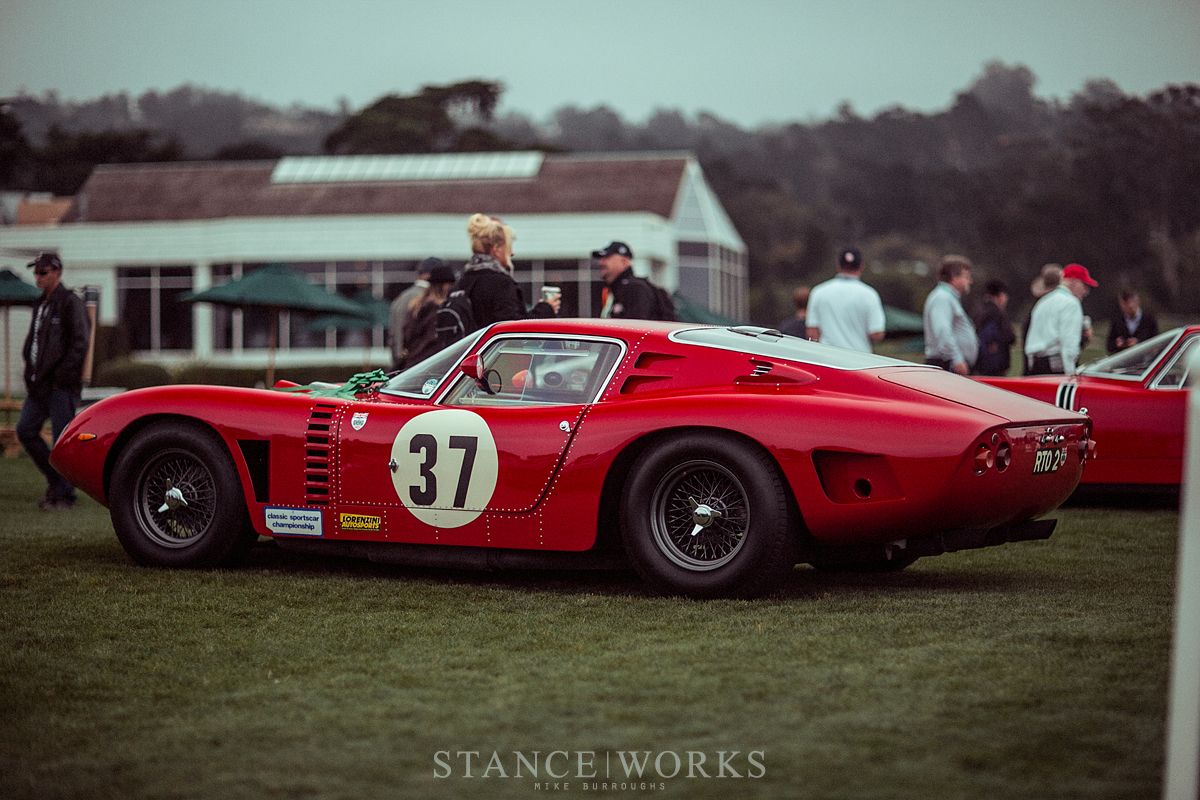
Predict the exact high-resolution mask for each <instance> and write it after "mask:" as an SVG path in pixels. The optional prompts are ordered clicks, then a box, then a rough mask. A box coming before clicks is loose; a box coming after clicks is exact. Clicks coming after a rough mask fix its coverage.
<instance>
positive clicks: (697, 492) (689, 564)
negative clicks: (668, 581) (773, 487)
mask: <svg viewBox="0 0 1200 800" xmlns="http://www.w3.org/2000/svg"><path fill="white" fill-rule="evenodd" d="M649 512H650V529H651V531H652V532H653V535H654V543H655V545H656V546H657V547H658V549H659V550H660V551H661V552H662V554H663V555H664V556H666V557H667V558H668V559H669V560H670V561H671V562H672V563H673V564H676V565H677V566H679V567H682V568H683V569H686V570H691V571H695V572H704V571H708V570H714V569H717V568H719V567H721V566H724V565H725V564H727V563H729V562H730V561H731V560H733V558H734V557H736V556H737V554H738V551H740V550H741V549H742V545H743V544H744V543H745V541H746V534H747V533H748V532H749V529H750V500H749V497H748V496H747V493H746V489H745V487H744V486H743V485H742V482H741V481H740V480H739V479H738V477H737V476H736V475H735V474H734V473H733V472H732V471H730V470H729V469H728V468H726V467H725V466H723V465H721V464H719V463H717V462H715V461H711V460H708V459H694V460H690V461H687V462H684V463H682V464H679V465H678V466H675V467H674V468H672V469H671V470H669V471H668V472H667V473H666V474H665V475H664V476H663V477H662V479H661V480H660V481H659V482H658V485H657V486H656V487H655V489H654V494H653V495H652V497H651V501H650V509H649Z"/></svg>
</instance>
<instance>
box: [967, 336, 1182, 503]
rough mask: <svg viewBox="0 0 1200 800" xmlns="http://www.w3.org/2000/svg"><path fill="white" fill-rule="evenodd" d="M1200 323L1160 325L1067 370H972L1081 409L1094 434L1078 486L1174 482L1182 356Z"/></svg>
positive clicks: (1178, 466)
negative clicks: (1005, 374)
mask: <svg viewBox="0 0 1200 800" xmlns="http://www.w3.org/2000/svg"><path fill="white" fill-rule="evenodd" d="M1198 352H1200V325H1189V326H1186V327H1182V328H1175V329H1173V330H1169V331H1165V332H1163V333H1161V334H1159V335H1158V336H1156V337H1154V338H1152V339H1147V340H1146V341H1144V342H1141V343H1139V344H1137V345H1135V346H1133V347H1131V348H1129V349H1128V350H1122V351H1120V352H1118V353H1114V354H1112V355H1110V356H1108V357H1107V358H1103V359H1100V360H1099V361H1096V362H1094V363H1091V364H1087V365H1085V366H1083V367H1081V368H1080V369H1079V370H1078V372H1077V373H1076V374H1075V375H1068V376H1063V375H1036V376H1029V377H1025V378H979V380H980V381H982V382H984V383H987V384H990V385H991V386H996V387H999V388H1001V389H1007V390H1009V391H1011V392H1018V393H1020V394H1023V395H1025V396H1026V397H1032V398H1033V399H1035V400H1043V401H1045V402H1047V403H1054V404H1055V405H1057V406H1058V407H1060V408H1065V409H1067V410H1070V411H1078V412H1080V413H1083V414H1086V415H1087V416H1088V418H1089V419H1091V420H1092V437H1093V438H1094V439H1095V440H1096V453H1095V456H1096V457H1095V459H1094V460H1092V461H1089V462H1088V465H1087V469H1085V470H1084V472H1083V480H1082V484H1083V485H1084V486H1106V487H1113V488H1117V487H1129V488H1148V487H1168V488H1177V487H1178V486H1179V484H1180V481H1181V479H1182V474H1183V445H1184V432H1185V429H1186V424H1185V423H1186V417H1187V398H1188V391H1189V390H1188V388H1187V385H1188V378H1189V377H1190V376H1189V362H1190V361H1191V360H1192V358H1193V357H1194V356H1195V355H1196V354H1197V353H1198Z"/></svg>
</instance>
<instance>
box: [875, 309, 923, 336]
mask: <svg viewBox="0 0 1200 800" xmlns="http://www.w3.org/2000/svg"><path fill="white" fill-rule="evenodd" d="M883 329H884V331H885V332H886V333H887V335H888V336H914V335H919V334H924V333H925V320H924V319H922V317H921V315H920V314H914V313H913V312H911V311H905V310H904V309H902V308H896V307H895V306H884V307H883Z"/></svg>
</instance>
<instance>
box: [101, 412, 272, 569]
mask: <svg viewBox="0 0 1200 800" xmlns="http://www.w3.org/2000/svg"><path fill="white" fill-rule="evenodd" d="M109 513H110V516H111V517H112V522H113V528H114V529H115V530H116V532H117V538H118V539H119V540H120V542H121V545H122V546H123V547H124V548H125V551H126V552H127V553H129V555H130V556H131V557H132V558H133V559H134V560H135V561H137V562H138V563H139V564H149V565H154V566H169V567H211V566H217V565H221V564H229V563H233V562H234V561H236V560H238V559H239V558H240V557H241V556H243V555H245V553H246V551H247V550H248V549H249V547H250V545H252V544H253V543H254V541H255V539H256V538H257V536H256V535H255V533H254V531H253V529H252V528H251V527H250V526H249V524H248V520H247V518H246V504H245V499H244V497H243V495H242V488H241V485H240V483H239V481H238V477H237V471H236V469H235V468H234V465H233V461H232V460H231V459H230V457H229V452H228V451H227V450H226V448H225V445H224V444H223V443H222V442H221V441H220V440H219V439H218V438H217V437H216V436H215V435H214V434H213V433H212V432H211V431H208V430H205V429H203V428H200V427H199V426H195V425H189V424H185V423H173V422H166V423H158V424H155V425H152V426H150V427H148V428H146V429H145V430H143V431H141V432H139V433H138V434H136V435H135V436H134V438H133V440H132V441H130V442H129V444H128V445H127V446H126V447H125V449H124V450H123V451H122V452H121V454H120V455H119V456H118V458H117V462H116V464H115V465H114V467H113V478H112V485H111V488H110V490H109Z"/></svg>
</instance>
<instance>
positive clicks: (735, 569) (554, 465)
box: [53, 320, 1090, 597]
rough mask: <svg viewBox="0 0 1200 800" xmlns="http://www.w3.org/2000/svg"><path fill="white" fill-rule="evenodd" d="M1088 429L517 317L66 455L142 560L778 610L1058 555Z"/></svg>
mask: <svg viewBox="0 0 1200 800" xmlns="http://www.w3.org/2000/svg"><path fill="white" fill-rule="evenodd" d="M1089 446H1090V423H1089V422H1088V420H1087V418H1086V417H1084V416H1083V415H1081V414H1077V413H1075V412H1073V411H1067V410H1063V409H1060V408H1056V407H1054V406H1052V405H1049V404H1046V403H1040V402H1035V401H1033V400H1029V399H1027V398H1024V397H1020V396H1018V395H1015V394H1012V393H1010V392H1003V391H1000V390H998V389H993V388H991V387H988V386H983V385H982V384H979V383H976V382H975V381H971V380H968V379H966V378H961V377H958V376H956V375H951V374H949V373H946V372H943V371H940V370H937V369H933V368H930V367H925V366H918V365H914V364H910V363H908V362H903V361H895V360H892V359H888V358H882V357H879V356H874V355H870V354H864V353H857V352H851V351H847V350H841V349H838V348H834V347H829V346H826V345H821V344H815V343H812V342H808V341H805V340H803V339H797V338H794V337H790V336H784V335H782V334H780V333H779V332H778V331H773V330H768V329H764V328H752V327H734V328H728V327H708V326H695V325H685V324H673V323H653V322H646V323H636V322H620V323H618V322H608V321H585V320H549V321H526V322H509V323H501V324H498V325H494V326H491V327H489V328H487V329H485V330H482V331H479V332H477V333H475V334H472V335H471V336H469V337H468V338H466V339H464V340H463V341H461V342H459V343H458V344H456V345H454V346H452V347H450V348H448V349H446V350H444V351H442V352H441V353H439V354H437V355H435V356H433V357H432V358H430V359H428V360H426V361H424V362H422V363H421V364H418V365H416V366H414V367H412V368H410V369H408V370H405V371H404V372H401V373H399V374H396V375H392V376H386V375H384V374H383V373H382V372H376V373H366V374H362V375H356V376H354V378H352V379H351V380H350V381H349V382H347V383H346V384H344V385H341V386H337V385H311V386H295V385H291V386H283V385H277V387H276V388H275V389H274V390H254V389H238V388H229V387H209V386H167V387H160V388H154V389H144V390H140V391H132V392H127V393H125V394H121V395H118V396H116V397H112V398H110V399H107V400H104V401H102V402H100V403H97V404H96V405H94V406H91V407H90V408H88V409H86V410H85V411H83V412H82V413H80V414H79V416H78V417H77V418H76V419H75V421H74V422H72V424H71V425H70V426H69V427H68V428H67V430H66V431H65V432H64V433H63V435H62V437H61V438H60V440H59V443H58V445H57V446H56V447H55V449H54V453H53V462H54V464H55V466H56V467H57V468H58V469H59V470H61V471H62V473H63V474H64V475H65V476H66V477H67V478H68V479H70V480H71V481H72V482H73V483H75V484H76V485H77V486H79V487H80V488H82V489H83V490H84V491H86V492H87V493H88V494H90V495H91V496H93V497H95V498H96V499H97V500H99V501H100V502H101V503H105V504H107V505H108V507H109V509H110V511H111V514H112V520H113V526H114V527H115V528H116V532H117V536H118V538H119V539H120V541H121V543H122V545H123V546H124V547H125V549H126V550H127V551H128V552H129V554H130V555H131V556H132V557H133V558H134V559H135V560H136V561H138V562H140V563H143V564H155V565H164V566H203V565H215V564H224V563H229V562H231V561H233V560H235V559H236V558H237V557H238V556H239V555H240V554H242V553H243V552H244V551H245V550H246V549H247V547H248V546H249V545H250V544H251V543H252V542H253V541H254V540H255V539H256V537H257V536H258V535H264V536H271V537H274V538H275V539H276V540H277V541H278V542H279V543H280V545H281V546H285V547H294V548H298V549H306V550H312V551H318V552H326V553H336V554H341V555H359V556H365V557H367V558H371V559H375V560H379V561H389V562H400V563H419V564H445V565H453V566H463V565H474V566H480V567H487V568H490V567H504V566H516V567H530V566H560V567H582V566H586V565H595V564H602V565H612V564H614V563H624V562H625V561H626V559H627V561H628V562H629V563H631V564H632V565H633V567H634V568H636V570H637V571H638V572H639V573H640V574H641V575H642V576H643V577H644V578H645V579H646V580H647V581H648V582H649V583H650V584H651V585H652V586H653V587H654V588H655V589H657V590H660V591H663V592H668V593H678V594H687V595H692V596H697V597H710V596H727V595H740V596H744V595H753V594H758V593H761V592H765V591H767V590H769V589H771V588H772V587H773V586H775V585H776V584H777V583H778V582H779V581H780V580H781V579H782V578H783V577H784V576H786V575H787V574H788V573H790V572H791V571H792V570H793V568H794V566H795V565H796V564H797V563H799V562H809V563H812V564H814V565H817V566H819V567H828V568H847V569H899V568H903V567H904V566H906V565H908V564H910V563H912V562H913V561H914V560H916V559H917V558H918V557H921V556H929V555H936V554H939V553H942V552H946V551H950V550H959V549H966V548H972V547H984V546H988V545H994V544H1001V543H1004V542H1007V541H1017V540H1024V539H1044V538H1046V537H1048V536H1049V535H1050V532H1051V531H1052V530H1053V528H1054V521H1053V520H1039V519H1038V517H1040V516H1042V515H1043V514H1045V513H1047V512H1048V511H1051V510H1052V509H1054V508H1055V507H1057V506H1058V505H1059V503H1061V502H1062V501H1063V500H1064V499H1065V498H1066V497H1067V496H1068V495H1070V494H1071V492H1072V491H1073V490H1074V489H1075V486H1076V484H1077V483H1078V481H1079V477H1080V474H1081V473H1082V472H1083V466H1084V461H1085V459H1086V458H1087V454H1088V452H1089Z"/></svg>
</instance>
